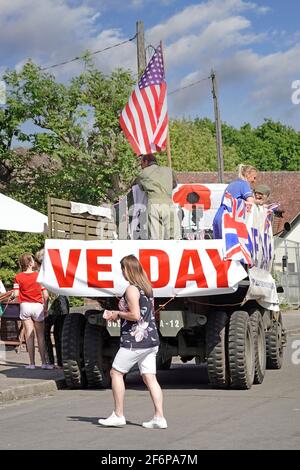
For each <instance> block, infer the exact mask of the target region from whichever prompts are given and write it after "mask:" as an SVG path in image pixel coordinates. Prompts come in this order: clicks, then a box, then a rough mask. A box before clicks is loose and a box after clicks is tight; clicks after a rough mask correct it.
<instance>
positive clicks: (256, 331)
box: [249, 309, 267, 384]
mask: <svg viewBox="0 0 300 470" xmlns="http://www.w3.org/2000/svg"><path fill="white" fill-rule="evenodd" d="M249 314H250V321H251V325H252V333H253V342H254V352H255V372H254V383H255V384H261V383H263V380H264V377H265V373H266V357H267V353H266V336H265V328H264V322H263V319H262V315H261V313H260V311H259V310H258V309H254V310H251V311H250V312H249Z"/></svg>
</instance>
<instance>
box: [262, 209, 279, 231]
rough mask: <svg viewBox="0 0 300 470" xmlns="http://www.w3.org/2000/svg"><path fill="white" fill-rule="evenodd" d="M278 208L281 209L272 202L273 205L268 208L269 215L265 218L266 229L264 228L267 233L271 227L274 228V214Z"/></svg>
mask: <svg viewBox="0 0 300 470" xmlns="http://www.w3.org/2000/svg"><path fill="white" fill-rule="evenodd" d="M278 207H279V204H277V203H276V202H272V203H271V204H269V205H268V206H266V208H267V215H266V218H265V227H264V231H265V232H268V231H269V229H270V227H271V226H272V222H273V216H274V212H275V211H277V209H278Z"/></svg>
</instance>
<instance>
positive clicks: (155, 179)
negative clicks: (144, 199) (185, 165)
mask: <svg viewBox="0 0 300 470" xmlns="http://www.w3.org/2000/svg"><path fill="white" fill-rule="evenodd" d="M136 183H137V184H139V185H140V186H141V187H142V189H143V191H145V192H146V193H147V196H148V199H149V200H150V202H154V201H156V202H162V201H165V202H168V203H170V202H172V192H173V188H175V187H176V186H177V181H176V176H175V173H174V172H173V170H172V169H171V168H168V167H166V166H158V165H151V166H148V167H146V168H144V169H143V170H141V173H140V175H139V177H138V178H137V180H136Z"/></svg>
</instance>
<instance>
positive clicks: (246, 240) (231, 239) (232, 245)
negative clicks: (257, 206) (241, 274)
mask: <svg viewBox="0 0 300 470" xmlns="http://www.w3.org/2000/svg"><path fill="white" fill-rule="evenodd" d="M223 205H224V206H225V209H224V213H223V234H224V236H225V253H226V258H227V259H232V260H237V261H242V262H243V263H245V264H248V265H249V266H251V265H252V259H251V251H252V241H251V238H250V236H249V234H248V230H247V227H246V210H247V208H246V204H245V201H244V200H243V199H235V198H234V197H232V196H231V194H229V193H227V192H226V193H225V196H224V200H223Z"/></svg>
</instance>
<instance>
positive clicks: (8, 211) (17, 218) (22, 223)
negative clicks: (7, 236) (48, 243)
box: [0, 193, 48, 233]
mask: <svg viewBox="0 0 300 470" xmlns="http://www.w3.org/2000/svg"><path fill="white" fill-rule="evenodd" d="M0 230H15V231H17V232H31V233H46V232H47V230H48V217H47V216H46V215H44V214H41V212H38V211H36V210H34V209H31V208H30V207H28V206H25V204H22V203H21V202H18V201H15V200H14V199H12V198H10V197H7V196H4V194H1V193H0Z"/></svg>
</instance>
